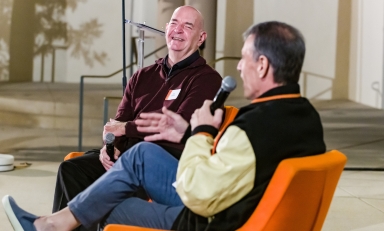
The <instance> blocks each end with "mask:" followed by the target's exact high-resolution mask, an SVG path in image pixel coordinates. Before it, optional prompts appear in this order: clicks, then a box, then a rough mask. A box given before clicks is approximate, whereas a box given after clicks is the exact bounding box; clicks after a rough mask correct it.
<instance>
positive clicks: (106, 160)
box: [99, 145, 121, 171]
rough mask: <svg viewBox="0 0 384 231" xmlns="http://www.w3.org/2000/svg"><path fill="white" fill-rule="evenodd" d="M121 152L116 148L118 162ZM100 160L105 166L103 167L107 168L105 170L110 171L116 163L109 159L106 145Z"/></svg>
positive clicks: (101, 152)
mask: <svg viewBox="0 0 384 231" xmlns="http://www.w3.org/2000/svg"><path fill="white" fill-rule="evenodd" d="M120 154H121V153H120V151H119V150H118V149H117V148H115V155H114V157H115V160H117V158H119V156H120ZM99 159H100V162H101V164H102V165H103V167H104V168H105V170H107V171H108V170H109V169H110V168H111V167H112V166H113V164H114V162H112V161H111V159H110V158H109V156H108V154H107V147H106V146H105V145H104V147H103V148H102V149H100V155H99Z"/></svg>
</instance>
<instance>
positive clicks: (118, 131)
mask: <svg viewBox="0 0 384 231" xmlns="http://www.w3.org/2000/svg"><path fill="white" fill-rule="evenodd" d="M126 124H127V123H126V122H120V121H117V120H114V119H109V122H107V123H106V124H105V125H104V131H103V139H104V137H105V135H106V134H107V133H113V135H115V136H116V137H117V136H124V135H125V125H126Z"/></svg>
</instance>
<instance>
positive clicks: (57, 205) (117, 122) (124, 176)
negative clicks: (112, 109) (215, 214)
mask: <svg viewBox="0 0 384 231" xmlns="http://www.w3.org/2000/svg"><path fill="white" fill-rule="evenodd" d="M165 37H166V42H167V47H168V55H167V56H166V57H165V58H163V59H159V60H157V61H156V63H155V64H154V65H151V66H149V67H145V68H143V69H141V70H139V71H138V72H136V73H135V74H134V75H133V76H132V77H131V79H130V81H129V85H128V87H127V88H126V91H125V94H124V97H123V99H122V101H121V103H120V105H119V107H118V110H117V114H116V117H115V119H114V120H112V121H110V122H108V123H107V124H106V125H105V126H104V134H105V133H110V132H111V133H113V134H114V135H115V136H116V137H117V139H116V140H115V141H116V142H115V147H116V148H117V149H116V150H115V159H117V162H116V163H114V162H113V161H112V160H110V158H109V157H108V155H107V153H106V150H105V146H104V147H103V148H102V149H101V150H100V154H99V153H92V154H88V155H84V156H82V157H78V158H74V159H71V160H69V161H64V162H63V163H62V164H61V166H60V168H59V171H58V178H57V185H56V190H55V199H54V208H53V212H57V211H60V210H61V211H60V212H58V213H54V215H53V216H48V217H42V218H39V219H37V220H36V217H34V216H29V215H27V216H26V217H29V218H30V219H29V218H28V219H27V220H28V221H25V217H23V219H21V220H19V219H18V218H17V217H18V216H17V215H15V214H18V213H17V211H15V210H14V206H13V203H12V200H11V199H10V198H8V199H4V200H3V202H4V207H5V210H6V211H7V215H8V216H9V217H10V221H11V223H12V225H13V227H15V229H16V227H18V228H20V230H35V226H34V225H33V223H35V225H36V229H37V230H43V229H42V227H45V228H47V229H44V230H56V229H55V228H58V229H57V230H72V229H74V228H76V227H78V226H79V225H80V224H82V225H83V226H80V227H79V229H81V230H85V229H86V230H95V225H96V224H97V223H99V222H100V220H101V219H102V218H104V217H105V216H106V215H107V214H110V215H109V216H107V219H106V223H123V224H133V225H140V226H148V225H147V224H148V222H149V223H150V224H151V225H150V227H154V226H156V227H164V228H165V227H169V228H170V227H171V225H172V223H173V220H174V217H175V216H176V215H177V214H178V213H179V212H180V211H181V209H182V207H183V206H182V202H181V200H180V198H179V196H178V195H177V193H176V191H175V188H174V187H173V186H172V183H173V182H174V180H175V176H176V169H177V162H178V159H179V158H180V155H181V152H182V150H183V148H184V145H183V144H179V143H172V142H168V141H159V142H155V143H156V145H155V144H154V147H155V148H156V149H162V150H166V151H167V152H168V153H169V154H168V155H167V156H160V155H145V156H142V155H136V154H135V153H138V151H139V150H138V149H137V147H136V146H134V147H132V146H133V145H135V144H137V143H139V142H141V141H142V140H143V138H144V136H146V135H148V133H141V132H139V131H138V130H137V126H136V124H135V120H137V119H138V117H139V115H140V114H141V113H142V112H161V108H162V107H163V106H165V107H166V108H168V109H169V110H171V111H174V112H176V113H177V114H179V115H181V116H182V117H183V118H184V119H185V120H189V119H190V118H191V115H192V113H193V112H194V111H195V109H197V108H199V107H200V106H201V105H202V104H203V102H204V100H206V99H213V97H214V96H215V94H216V92H217V90H218V89H219V88H220V85H221V77H220V75H219V74H218V73H217V72H216V71H215V70H213V69H212V68H211V67H209V66H208V65H207V64H206V61H205V60H204V59H203V58H202V57H200V55H199V51H198V47H199V46H200V45H201V44H202V43H203V42H204V40H205V39H206V37H207V34H206V32H205V31H204V21H203V17H202V15H201V13H200V12H199V11H197V10H196V9H195V8H193V7H191V6H182V7H179V8H177V9H176V10H175V11H174V13H173V15H172V18H171V19H170V21H169V23H167V25H166V36H165ZM135 147H136V148H135ZM127 150H129V153H125V152H128V151H127ZM120 153H125V154H123V155H121V157H120V158H118V157H119V156H120ZM153 153H157V150H154V152H153ZM159 162H162V163H165V164H162V165H160V166H155V165H156V163H159ZM123 169H124V170H123ZM168 169H171V170H172V171H171V172H170V173H169V174H162V172H168V171H167V170H168ZM121 170H123V172H121ZM96 180H97V181H96ZM95 181H96V182H110V183H111V182H114V183H117V185H115V186H113V187H107V186H103V183H94V182H95ZM123 182H124V183H123ZM90 185H91V186H90ZM94 185H99V186H101V188H97V189H95V186H94ZM127 185H134V186H132V187H128V188H126V186H127ZM139 188H144V189H145V191H146V193H147V194H148V195H149V197H150V198H151V199H152V201H153V203H148V202H147V201H145V200H141V199H138V198H137V197H132V194H133V193H135V192H136V191H137V190H138V189H139ZM85 189H87V190H85ZM83 190H85V191H83ZM116 190H117V191H118V192H117V191H116ZM82 191H83V192H82ZM80 192H82V193H80ZM93 193H99V194H98V195H93ZM68 201H70V202H68ZM67 204H68V207H67ZM82 206H83V207H82ZM170 206H172V207H173V208H172V209H170V208H169V207H170ZM81 207H82V208H81ZM63 214H64V216H65V217H66V216H68V217H69V218H67V217H66V218H63V217H61V216H62V215H63ZM149 214H151V215H149ZM152 215H153V216H154V217H155V218H156V219H154V221H146V219H147V220H148V218H150V217H152ZM157 215H158V216H159V217H158V218H157V217H156V216H157ZM55 218H58V219H55ZM35 220H36V221H35ZM135 222H138V223H135ZM152 222H155V224H153V223H152ZM156 222H157V223H156ZM84 227H85V229H84ZM51 228H52V229H51Z"/></svg>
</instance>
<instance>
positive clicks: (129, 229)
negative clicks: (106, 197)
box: [104, 224, 169, 231]
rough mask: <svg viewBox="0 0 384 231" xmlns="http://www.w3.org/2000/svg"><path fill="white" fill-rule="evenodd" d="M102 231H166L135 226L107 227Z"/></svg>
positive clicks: (113, 225) (112, 225)
mask: <svg viewBox="0 0 384 231" xmlns="http://www.w3.org/2000/svg"><path fill="white" fill-rule="evenodd" d="M104 231H167V230H164V229H151V228H144V227H137V226H129V225H115V224H111V225H107V226H106V227H105V228H104ZM168 231H169V230H168Z"/></svg>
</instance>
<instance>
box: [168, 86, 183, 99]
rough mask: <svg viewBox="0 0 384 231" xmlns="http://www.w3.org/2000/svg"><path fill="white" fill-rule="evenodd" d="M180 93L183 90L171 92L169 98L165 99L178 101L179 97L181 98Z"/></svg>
mask: <svg viewBox="0 0 384 231" xmlns="http://www.w3.org/2000/svg"><path fill="white" fill-rule="evenodd" d="M180 91H181V89H176V90H169V91H168V94H167V96H166V97H165V100H173V99H176V98H177V96H179V93H180Z"/></svg>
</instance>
